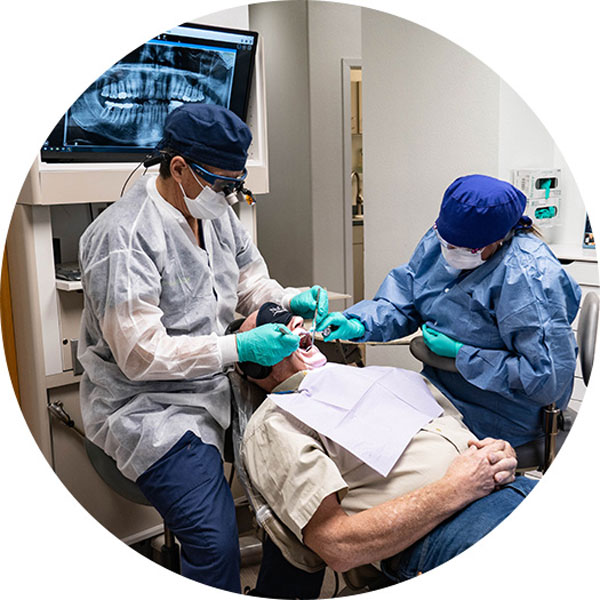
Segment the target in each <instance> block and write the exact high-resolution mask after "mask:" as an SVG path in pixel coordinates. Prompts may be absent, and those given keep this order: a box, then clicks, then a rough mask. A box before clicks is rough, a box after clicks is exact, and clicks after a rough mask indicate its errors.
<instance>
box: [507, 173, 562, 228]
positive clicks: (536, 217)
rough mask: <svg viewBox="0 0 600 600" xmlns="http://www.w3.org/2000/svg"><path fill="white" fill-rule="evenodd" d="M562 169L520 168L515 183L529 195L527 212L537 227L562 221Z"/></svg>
mask: <svg viewBox="0 0 600 600" xmlns="http://www.w3.org/2000/svg"><path fill="white" fill-rule="evenodd" d="M561 183H562V180H561V173H560V169H518V170H515V171H513V185H514V186H515V187H517V188H518V189H520V190H521V191H522V192H523V193H524V194H525V196H527V208H526V209H525V214H526V215H527V216H528V217H530V218H531V220H532V221H533V223H534V225H536V226H537V227H542V228H546V227H554V226H556V225H559V224H560V221H561V218H560V217H561V206H560V202H561Z"/></svg>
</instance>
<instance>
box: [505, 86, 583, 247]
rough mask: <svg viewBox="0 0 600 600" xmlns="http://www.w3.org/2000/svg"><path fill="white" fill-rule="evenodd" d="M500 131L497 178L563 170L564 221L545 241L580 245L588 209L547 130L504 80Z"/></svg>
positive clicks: (562, 213)
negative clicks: (515, 172) (529, 171)
mask: <svg viewBox="0 0 600 600" xmlns="http://www.w3.org/2000/svg"><path fill="white" fill-rule="evenodd" d="M498 130H499V132H500V140H499V143H500V146H499V149H500V155H499V161H498V177H500V178H502V179H506V180H507V181H511V180H512V171H513V170H514V169H531V168H540V169H544V168H546V169H547V168H557V169H561V172H562V182H561V191H562V197H561V203H562V209H561V221H560V224H559V225H558V226H557V227H554V228H552V229H545V230H544V232H543V234H544V239H545V240H546V241H547V242H548V243H552V244H566V245H574V246H580V245H581V240H582V239H583V230H584V225H585V206H584V204H583V200H582V198H581V195H580V193H579V190H578V189H577V185H576V183H575V181H574V179H573V176H572V174H571V171H570V170H569V167H568V165H567V164H566V162H565V160H564V158H563V156H562V154H561V153H560V150H559V149H558V148H557V147H556V145H555V144H554V140H553V139H552V136H551V135H550V133H549V132H548V130H547V129H546V128H545V127H544V125H543V124H542V123H541V122H540V120H539V119H538V118H537V117H536V115H535V114H534V113H533V112H532V111H531V109H530V108H529V106H527V104H525V102H523V100H522V99H521V97H520V96H519V95H518V94H517V93H516V92H515V91H514V90H513V89H512V88H511V87H509V86H508V85H507V84H506V83H504V82H502V81H501V82H500V119H499V123H498Z"/></svg>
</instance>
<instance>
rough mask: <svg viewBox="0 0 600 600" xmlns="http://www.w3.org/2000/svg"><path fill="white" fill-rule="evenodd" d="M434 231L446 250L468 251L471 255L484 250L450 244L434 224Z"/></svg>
mask: <svg viewBox="0 0 600 600" xmlns="http://www.w3.org/2000/svg"><path fill="white" fill-rule="evenodd" d="M433 229H434V231H435V235H436V236H437V239H438V241H439V242H440V244H441V245H442V246H444V248H446V249H447V250H451V249H452V248H459V249H460V250H468V251H469V252H471V254H479V253H480V252H481V251H482V250H483V248H463V247H462V246H454V245H453V244H449V243H448V242H447V241H446V240H445V239H444V238H443V237H442V236H441V235H440V232H439V231H438V228H437V225H436V224H435V223H434V224H433Z"/></svg>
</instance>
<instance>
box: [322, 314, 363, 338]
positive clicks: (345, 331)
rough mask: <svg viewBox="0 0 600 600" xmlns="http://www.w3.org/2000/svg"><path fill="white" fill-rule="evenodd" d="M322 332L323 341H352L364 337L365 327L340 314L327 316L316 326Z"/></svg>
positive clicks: (355, 320)
mask: <svg viewBox="0 0 600 600" xmlns="http://www.w3.org/2000/svg"><path fill="white" fill-rule="evenodd" d="M317 331H322V332H323V340H325V341H326V342H331V341H332V340H353V339H356V338H360V337H362V336H363V335H365V326H364V325H363V324H362V323H361V322H360V321H359V320H358V319H348V318H347V317H345V316H344V315H343V314H342V313H339V312H334V313H330V314H328V315H327V316H326V317H325V318H324V319H323V320H322V321H321V322H320V323H319V325H318V327H317Z"/></svg>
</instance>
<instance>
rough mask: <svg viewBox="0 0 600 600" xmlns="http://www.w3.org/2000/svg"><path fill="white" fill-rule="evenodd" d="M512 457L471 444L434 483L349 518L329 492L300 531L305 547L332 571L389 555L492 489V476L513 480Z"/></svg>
mask: <svg viewBox="0 0 600 600" xmlns="http://www.w3.org/2000/svg"><path fill="white" fill-rule="evenodd" d="M513 455H514V451H513V450H512V448H511V447H510V445H509V444H506V443H505V442H504V441H502V440H495V441H491V443H489V444H485V446H484V447H481V448H478V449H477V448H476V446H471V447H470V448H469V449H468V450H467V451H466V452H464V453H463V454H462V455H460V456H458V457H457V458H456V459H454V461H453V462H452V463H451V464H450V466H449V467H448V470H447V471H446V474H445V475H444V477H442V479H440V480H439V481H436V482H435V483H431V484H429V485H427V486H425V487H422V488H421V489H418V490H415V491H414V492H410V493H409V494H405V495H403V496H400V497H399V498H394V499H393V500H388V501H387V502H385V503H383V504H380V505H378V506H375V507H373V508H370V509H368V510H364V511H362V512H360V513H357V514H355V515H352V516H349V515H347V514H346V513H345V512H344V510H343V509H342V507H341V506H340V504H339V502H338V500H337V497H336V495H335V494H331V495H329V496H327V498H325V500H323V502H322V503H321V504H320V506H319V508H318V509H317V511H316V512H315V513H314V515H313V516H312V518H311V520H310V521H309V522H308V524H307V525H306V527H305V528H304V530H303V532H302V533H303V536H304V543H305V544H306V545H307V546H308V547H309V548H311V549H312V550H314V551H315V552H316V553H317V554H318V555H319V556H320V557H321V558H322V559H323V560H324V561H325V562H326V563H327V564H328V565H329V566H330V567H331V568H332V569H334V570H336V571H347V570H348V569H351V568H352V567H356V566H359V565H363V564H367V563H372V562H375V561H378V560H381V559H383V558H388V557H390V556H393V555H394V554H397V553H398V552H401V551H402V550H404V549H406V548H408V547H409V546H410V545H411V544H413V543H414V542H416V541H417V540H419V539H420V538H422V537H423V536H424V535H426V534H427V533H429V532H430V531H431V530H432V529H433V528H434V527H436V526H437V525H439V524H440V523H441V522H442V521H444V520H445V519H447V518H448V517H450V516H451V515H453V514H454V513H455V512H456V511H458V510H460V509H461V508H464V507H465V506H467V505H468V504H470V503H471V502H473V501H475V500H477V499H478V498H483V497H484V496H486V495H487V494H489V493H490V492H491V491H493V490H494V488H495V487H496V485H497V481H496V479H495V477H496V475H499V474H500V475H502V477H504V474H505V473H508V474H510V477H509V479H514V469H515V467H516V464H517V461H516V459H515V457H514V456H513ZM492 463H493V464H492Z"/></svg>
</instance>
